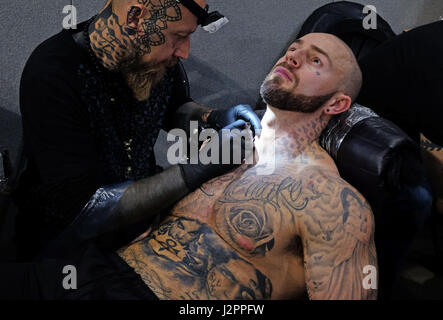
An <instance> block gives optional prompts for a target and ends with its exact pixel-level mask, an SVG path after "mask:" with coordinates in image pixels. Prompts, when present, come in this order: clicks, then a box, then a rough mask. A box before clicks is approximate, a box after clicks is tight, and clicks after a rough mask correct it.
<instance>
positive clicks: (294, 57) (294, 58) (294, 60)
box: [286, 51, 302, 68]
mask: <svg viewBox="0 0 443 320" xmlns="http://www.w3.org/2000/svg"><path fill="white" fill-rule="evenodd" d="M286 62H287V63H288V64H289V65H290V66H291V67H294V68H300V67H301V64H302V55H301V54H300V51H291V52H288V54H287V55H286Z"/></svg>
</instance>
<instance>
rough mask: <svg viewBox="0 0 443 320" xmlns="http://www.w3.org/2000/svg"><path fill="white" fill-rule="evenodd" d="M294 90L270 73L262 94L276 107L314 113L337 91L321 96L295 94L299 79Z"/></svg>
mask: <svg viewBox="0 0 443 320" xmlns="http://www.w3.org/2000/svg"><path fill="white" fill-rule="evenodd" d="M295 81H296V83H295V85H294V87H293V88H291V89H292V90H288V89H284V88H282V86H281V84H282V82H283V80H282V79H281V78H280V77H278V76H274V77H271V76H270V75H269V76H267V77H266V79H265V81H264V82H263V84H262V85H261V87H260V95H261V97H262V99H263V101H264V102H265V103H266V104H267V105H269V106H272V107H274V108H277V109H280V110H286V111H294V112H302V113H314V112H315V111H317V110H318V109H320V108H321V107H322V106H323V105H324V104H325V103H326V102H327V101H328V100H329V99H331V98H332V96H333V95H334V94H335V92H332V93H329V94H326V95H321V96H306V95H303V94H294V93H293V90H294V89H295V88H296V86H297V85H298V79H295Z"/></svg>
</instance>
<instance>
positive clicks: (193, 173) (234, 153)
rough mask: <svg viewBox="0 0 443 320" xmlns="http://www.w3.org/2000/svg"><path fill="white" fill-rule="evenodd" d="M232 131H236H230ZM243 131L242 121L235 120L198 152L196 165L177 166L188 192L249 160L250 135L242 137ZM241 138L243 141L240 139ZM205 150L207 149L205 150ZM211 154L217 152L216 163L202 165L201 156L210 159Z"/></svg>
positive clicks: (251, 151)
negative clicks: (206, 155)
mask: <svg viewBox="0 0 443 320" xmlns="http://www.w3.org/2000/svg"><path fill="white" fill-rule="evenodd" d="M234 129H237V130H235V131H231V130H234ZM244 129H247V125H246V122H245V121H244V120H237V121H235V122H233V123H231V124H230V125H229V126H227V127H225V128H223V129H222V130H220V131H219V132H218V135H217V138H218V139H215V140H217V141H210V142H209V143H208V144H207V145H206V147H203V148H202V150H200V153H199V159H198V163H197V164H191V163H186V164H179V165H180V167H181V168H182V172H183V178H184V180H185V183H186V185H187V186H188V188H189V189H190V191H193V190H195V189H196V188H198V187H199V186H200V185H201V184H203V183H204V182H207V181H209V180H211V179H213V178H215V177H218V176H221V175H223V174H225V173H228V172H229V171H231V170H233V169H235V168H237V167H238V166H240V165H241V164H242V163H243V161H244V160H245V159H249V158H250V157H251V156H252V154H253V145H254V144H253V139H252V135H251V133H250V131H249V133H248V134H247V135H244V133H245V131H243V132H242V130H244ZM215 134H217V132H215ZM242 136H243V137H244V138H245V139H242V138H241V137H242ZM213 140H214V139H213ZM211 144H212V145H211ZM210 145H211V146H210ZM205 148H208V149H206V150H205ZM212 152H217V153H216V155H214V158H217V159H216V162H217V163H213V162H212V160H211V162H210V163H207V164H205V163H203V162H202V161H201V160H202V154H208V155H209V157H210V158H211V154H212ZM227 155H229V157H227ZM224 156H225V157H224ZM211 159H212V158H211Z"/></svg>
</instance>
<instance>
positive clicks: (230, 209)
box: [214, 168, 321, 257]
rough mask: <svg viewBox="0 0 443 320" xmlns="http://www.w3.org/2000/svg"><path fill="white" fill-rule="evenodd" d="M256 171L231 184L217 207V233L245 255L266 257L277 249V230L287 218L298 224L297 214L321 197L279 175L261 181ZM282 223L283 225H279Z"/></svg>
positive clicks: (296, 182) (314, 191) (299, 183)
mask: <svg viewBox="0 0 443 320" xmlns="http://www.w3.org/2000/svg"><path fill="white" fill-rule="evenodd" d="M256 170H258V168H254V169H251V170H249V171H248V172H246V173H245V174H244V175H243V176H242V177H241V178H240V179H238V180H236V181H233V182H231V183H230V184H229V185H228V186H227V187H226V189H225V191H224V192H223V195H222V196H221V198H220V199H219V200H218V201H217V203H216V204H215V207H214V211H215V212H216V214H215V223H216V226H217V229H218V230H219V231H220V232H221V233H222V234H225V235H227V236H228V237H229V238H228V239H229V240H230V244H231V245H232V246H233V247H234V248H236V249H237V250H240V251H241V252H243V253H244V254H248V255H251V256H261V257H263V256H265V255H266V253H267V252H269V251H271V250H272V249H273V248H274V245H275V234H274V230H275V228H279V230H280V229H281V223H282V221H283V219H284V217H286V216H288V217H289V219H290V221H291V223H294V222H295V215H296V214H297V212H299V214H302V211H303V210H304V209H305V208H306V207H307V205H308V203H309V202H310V201H313V200H315V199H318V198H319V197H320V196H321V194H320V193H319V192H318V190H316V188H314V186H311V185H308V187H307V188H305V187H304V186H303V185H304V184H303V179H294V178H291V177H284V176H282V175H280V174H278V173H276V174H274V175H272V176H267V177H260V178H259V177H258V176H257V175H256ZM278 223H280V225H279V224H278Z"/></svg>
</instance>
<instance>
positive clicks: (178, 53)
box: [174, 37, 191, 59]
mask: <svg viewBox="0 0 443 320" xmlns="http://www.w3.org/2000/svg"><path fill="white" fill-rule="evenodd" d="M190 50H191V38H190V37H187V38H186V39H184V40H183V41H180V43H179V44H178V45H177V47H176V48H175V51H174V57H176V58H181V59H188V57H189V52H190Z"/></svg>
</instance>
